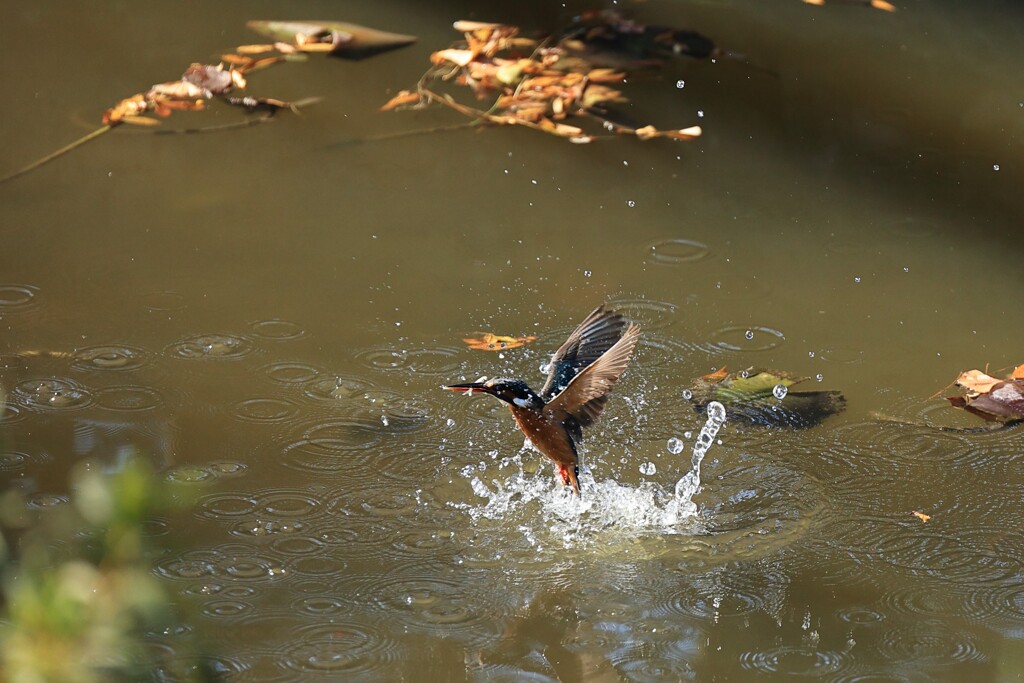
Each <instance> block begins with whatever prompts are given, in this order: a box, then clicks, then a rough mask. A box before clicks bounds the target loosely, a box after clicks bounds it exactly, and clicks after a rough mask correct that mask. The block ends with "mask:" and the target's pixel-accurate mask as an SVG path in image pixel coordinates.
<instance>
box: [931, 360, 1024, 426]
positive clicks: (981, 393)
mask: <svg viewBox="0 0 1024 683" xmlns="http://www.w3.org/2000/svg"><path fill="white" fill-rule="evenodd" d="M953 384H955V385H956V386H958V387H961V388H962V389H964V390H965V391H964V394H963V395H962V396H947V397H946V400H947V401H949V402H950V404H951V405H952V406H953V407H955V408H962V409H964V410H966V411H967V412H969V413H972V414H974V415H977V416H978V417H980V418H982V419H985V420H988V421H990V422H1004V423H1015V422H1019V421H1021V420H1024V365H1020V366H1017V367H1016V368H1014V369H1013V372H1011V373H1010V375H1009V376H1008V377H1007V378H1006V379H998V378H996V377H992V376H991V375H989V374H987V373H984V372H982V371H981V370H967V371H966V372H962V373H960V375H959V376H958V377H957V378H956V379H955V380H953ZM940 393H941V392H940Z"/></svg>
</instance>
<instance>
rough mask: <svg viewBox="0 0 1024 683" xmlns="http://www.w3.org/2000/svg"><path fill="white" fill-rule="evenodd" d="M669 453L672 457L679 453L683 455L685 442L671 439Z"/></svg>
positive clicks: (674, 438)
mask: <svg viewBox="0 0 1024 683" xmlns="http://www.w3.org/2000/svg"><path fill="white" fill-rule="evenodd" d="M668 452H669V453H671V454H672V455H678V454H679V453H682V452H683V442H682V441H680V440H679V439H677V438H676V437H674V436H673V437H672V438H671V439H669V440H668ZM651 467H653V465H651Z"/></svg>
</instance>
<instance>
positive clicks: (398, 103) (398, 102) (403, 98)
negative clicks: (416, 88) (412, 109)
mask: <svg viewBox="0 0 1024 683" xmlns="http://www.w3.org/2000/svg"><path fill="white" fill-rule="evenodd" d="M419 101H420V94H419V93H418V92H412V91H409V90H400V91H399V92H398V94H397V95H395V96H394V97H392V98H391V99H390V100H388V101H387V102H385V103H384V104H383V105H382V106H381V108H380V109H378V111H391V110H392V109H395V108H396V107H403V106H405V105H408V104H419Z"/></svg>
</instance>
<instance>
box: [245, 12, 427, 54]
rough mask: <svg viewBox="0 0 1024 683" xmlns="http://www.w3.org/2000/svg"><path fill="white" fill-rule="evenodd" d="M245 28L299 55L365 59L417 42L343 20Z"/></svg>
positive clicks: (250, 24) (273, 23) (252, 23)
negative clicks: (319, 54)
mask: <svg viewBox="0 0 1024 683" xmlns="http://www.w3.org/2000/svg"><path fill="white" fill-rule="evenodd" d="M246 26H248V27H249V28H251V29H252V30H253V31H256V32H257V33H259V34H261V35H264V36H267V37H268V38H272V39H273V40H275V41H278V42H277V43H275V45H274V48H275V49H277V50H278V51H282V52H283V50H281V44H284V45H288V46H291V47H292V48H294V49H296V50H298V51H300V52H323V53H326V54H330V55H332V56H336V57H345V58H348V59H362V58H363V57H369V56H371V55H375V54H377V53H380V52H384V51H386V50H393V49H396V48H399V47H404V46H406V45H410V44H412V43H415V42H416V36H407V35H403V34H401V33H390V32H388V31H380V30H378V29H375V28H369V27H367V26H360V25H359V24H349V23H345V22H341V21H262V20H253V21H249V22H247V23H246ZM260 47H262V46H260Z"/></svg>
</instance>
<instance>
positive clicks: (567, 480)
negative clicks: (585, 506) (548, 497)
mask: <svg viewBox="0 0 1024 683" xmlns="http://www.w3.org/2000/svg"><path fill="white" fill-rule="evenodd" d="M558 474H560V475H561V476H562V483H564V484H565V485H566V486H571V487H572V490H573V493H575V494H576V495H577V496H578V495H580V468H579V466H578V465H559V466H558Z"/></svg>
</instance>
